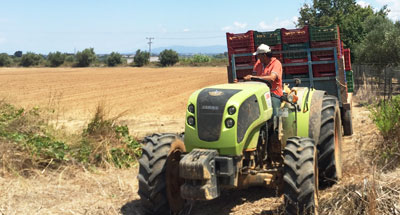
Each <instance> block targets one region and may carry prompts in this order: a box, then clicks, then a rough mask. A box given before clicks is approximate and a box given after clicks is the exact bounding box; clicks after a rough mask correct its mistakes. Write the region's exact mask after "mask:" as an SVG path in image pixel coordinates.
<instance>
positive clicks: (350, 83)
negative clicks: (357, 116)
mask: <svg viewBox="0 0 400 215" xmlns="http://www.w3.org/2000/svg"><path fill="white" fill-rule="evenodd" d="M343 55H344V69H345V71H346V83H347V92H349V93H352V92H354V79H353V71H352V70H351V56H350V49H343Z"/></svg>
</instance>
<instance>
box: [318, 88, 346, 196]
mask: <svg viewBox="0 0 400 215" xmlns="http://www.w3.org/2000/svg"><path fill="white" fill-rule="evenodd" d="M341 125H342V123H341V120H340V109H339V102H338V100H337V98H336V97H334V96H330V95H325V96H324V97H323V101H322V110H321V130H320V135H319V140H318V144H317V149H318V168H319V185H320V188H327V187H330V186H332V185H333V184H335V183H336V182H337V181H338V180H339V179H340V178H341V177H342V156H341V154H342V127H341Z"/></svg>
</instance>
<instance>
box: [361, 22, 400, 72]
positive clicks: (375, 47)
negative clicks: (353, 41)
mask: <svg viewBox="0 0 400 215" xmlns="http://www.w3.org/2000/svg"><path fill="white" fill-rule="evenodd" d="M363 27H364V28H365V29H366V31H367V32H368V33H367V35H366V36H365V39H364V40H363V41H362V42H361V43H360V45H359V47H358V48H357V49H356V57H357V61H359V62H362V63H368V64H373V65H375V66H376V67H377V68H379V69H383V68H385V67H388V66H398V65H400V36H399V35H400V28H398V27H396V24H395V23H393V22H392V21H391V20H390V19H388V18H387V17H384V16H380V15H378V16H372V17H369V18H368V19H367V20H366V21H365V23H364V26H363Z"/></svg>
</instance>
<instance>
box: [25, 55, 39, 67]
mask: <svg viewBox="0 0 400 215" xmlns="http://www.w3.org/2000/svg"><path fill="white" fill-rule="evenodd" d="M42 59H43V57H42V56H41V55H37V54H35V53H33V52H27V53H26V54H24V55H22V58H21V65H22V66H24V67H29V66H37V65H39V64H40V62H41V61H42Z"/></svg>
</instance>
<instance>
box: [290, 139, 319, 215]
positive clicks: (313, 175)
mask: <svg viewBox="0 0 400 215" xmlns="http://www.w3.org/2000/svg"><path fill="white" fill-rule="evenodd" d="M283 155H284V159H285V160H284V173H283V186H284V188H283V194H284V199H285V214H291V215H292V214H293V215H295V214H296V215H297V214H318V161H317V150H316V147H315V144H314V140H313V139H311V138H305V137H291V138H289V139H288V140H287V143H286V147H285V150H284V152H283Z"/></svg>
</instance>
